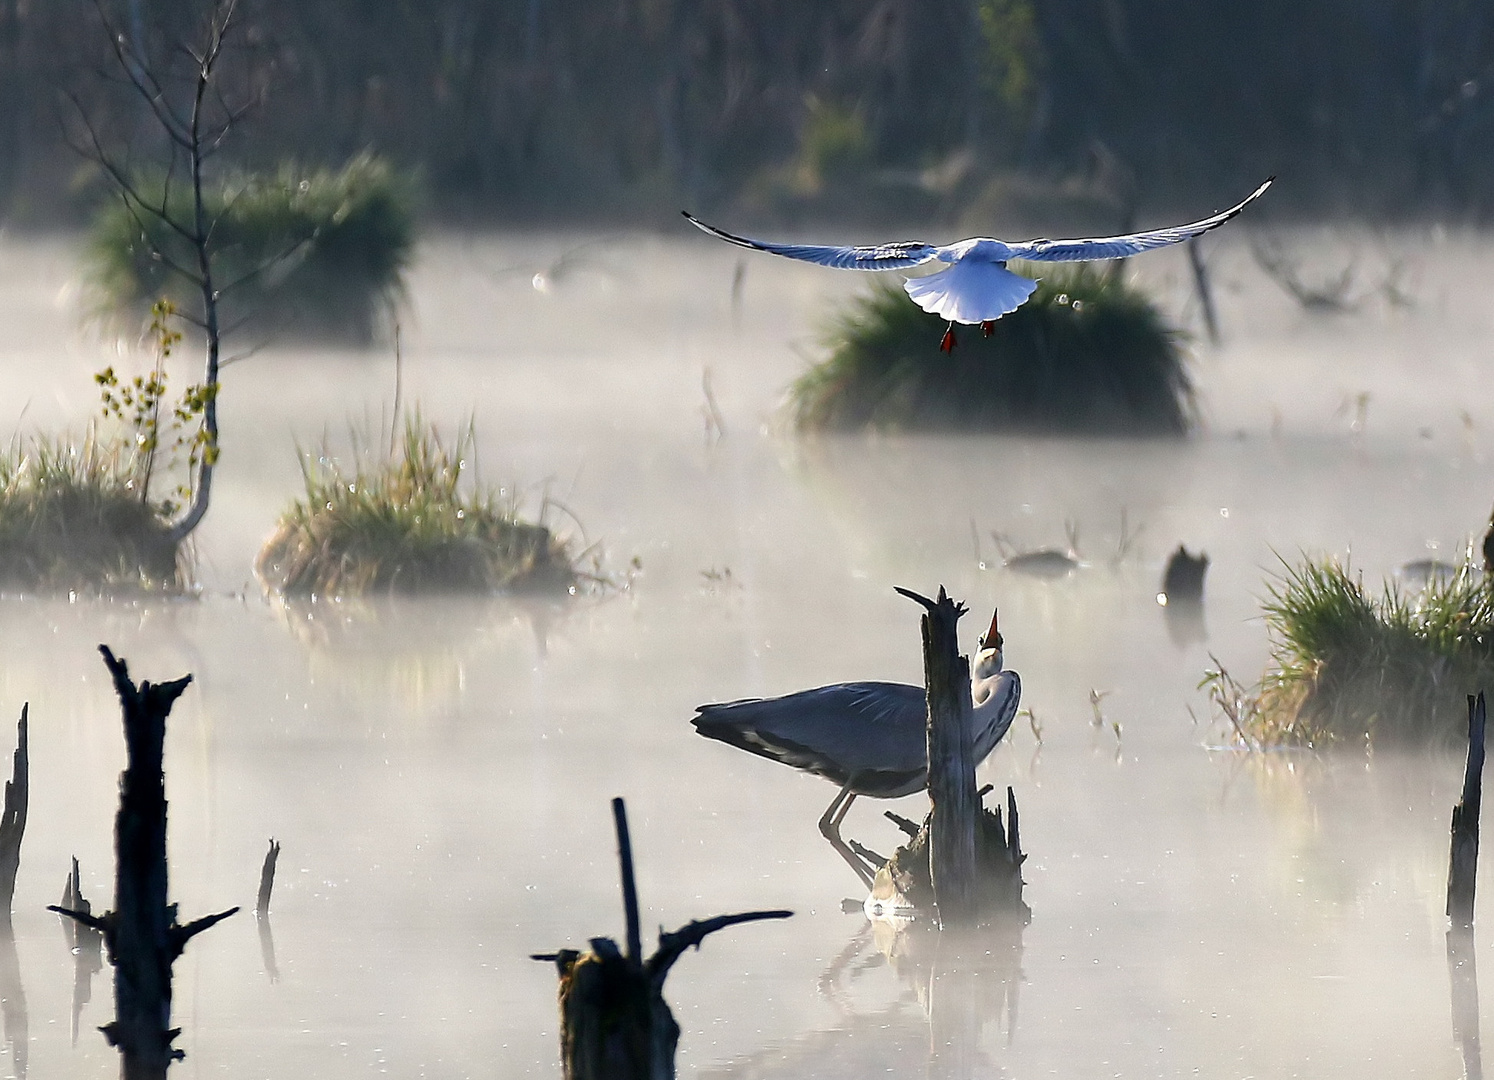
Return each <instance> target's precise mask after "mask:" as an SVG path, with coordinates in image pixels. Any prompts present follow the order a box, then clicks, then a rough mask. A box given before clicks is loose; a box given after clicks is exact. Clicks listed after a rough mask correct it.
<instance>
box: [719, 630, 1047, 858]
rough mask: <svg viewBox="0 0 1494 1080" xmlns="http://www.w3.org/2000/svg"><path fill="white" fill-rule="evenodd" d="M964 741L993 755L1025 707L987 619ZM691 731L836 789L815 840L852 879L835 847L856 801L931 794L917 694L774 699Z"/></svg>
mask: <svg viewBox="0 0 1494 1080" xmlns="http://www.w3.org/2000/svg"><path fill="white" fill-rule="evenodd" d="M970 693H971V704H972V705H973V708H972V709H971V713H970V722H971V729H970V736H971V744H972V747H973V750H974V760H975V764H977V765H979V764H980V763H981V762H982V761H984V760H985V759H986V757H987V756H988V755H989V754H990V753H991V751H992V750H994V749H995V748H996V744H997V743H999V742H1000V741H1001V739H1002V737H1003V736H1004V735H1005V734H1006V732H1007V729H1008V728H1010V727H1011V725H1012V718H1013V717H1015V716H1016V715H1017V704H1018V702H1019V701H1020V700H1021V697H1022V680H1021V678H1020V677H1018V675H1017V673H1016V672H1015V671H1005V670H1003V669H1002V638H1001V633H1000V631H999V630H998V629H997V627H996V615H995V614H992V616H991V628H990V629H989V630H988V631H986V634H985V636H984V637H983V638H982V639H981V642H980V648H979V650H978V651H977V653H976V657H975V664H974V668H973V670H972V671H971V675H970ZM696 712H697V715H696V716H695V718H694V719H693V720H691V723H692V724H694V725H695V730H696V731H698V732H699V733H700V734H702V735H704V736H705V737H706V738H708V739H719V740H720V741H721V742H724V743H728V744H730V745H732V746H736V747H739V748H741V749H743V750H747V751H750V752H751V753H754V754H757V755H759V756H760V757H765V758H770V759H771V760H773V761H781V762H783V763H784V764H785V765H792V766H793V767H794V768H796V769H800V770H802V771H804V772H808V773H813V774H815V775H816V776H823V777H825V779H827V780H831V781H833V782H834V783H835V784H836V785H837V786H838V787H839V788H840V791H839V793H837V794H836V796H835V798H834V799H833V800H832V801H831V803H830V805H829V807H828V808H827V809H826V810H825V813H824V814H823V815H822V816H821V817H820V822H819V826H820V833H821V834H822V835H823V836H824V837H825V839H826V840H828V841H830V843H831V845H832V846H834V848H835V850H836V851H837V852H839V853H840V855H841V857H842V858H844V859H845V860H846V862H848V863H849V864H850V865H851V868H852V869H853V870H855V871H856V873H857V876H858V877H861V878H862V880H863V881H866V880H867V875H866V871H865V868H864V867H863V866H862V865H861V863H860V862H858V861H857V859H856V857H855V855H854V853H853V852H852V851H851V849H850V848H849V847H848V846H847V845H846V844H845V842H844V841H842V840H841V838H840V823H841V822H842V821H843V820H845V816H846V814H847V813H848V812H849V811H850V809H851V804H852V803H854V802H855V801H856V797H857V796H859V795H866V796H869V797H871V798H874V799H896V798H900V797H901V796H903V795H911V794H913V793H914V792H915V791H922V790H923V789H924V788H925V787H926V786H927V784H928V767H929V766H928V738H927V721H926V713H927V704H926V695H925V690H924V688H923V687H921V686H910V685H908V684H905V683H888V682H848V683H836V684H834V685H833V686H821V687H817V688H816V689H813V690H801V691H799V692H798V693H794V694H786V695H784V696H783V697H774V698H744V699H742V700H740V701H727V702H721V703H717V704H711V705H701V706H699V708H698V709H697V710H696Z"/></svg>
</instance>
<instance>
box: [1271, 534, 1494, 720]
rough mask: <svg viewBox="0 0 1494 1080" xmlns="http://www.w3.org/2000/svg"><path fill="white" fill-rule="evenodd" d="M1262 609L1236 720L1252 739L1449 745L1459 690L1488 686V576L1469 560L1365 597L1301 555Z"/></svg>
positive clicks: (1492, 598) (1491, 591) (1492, 609)
mask: <svg viewBox="0 0 1494 1080" xmlns="http://www.w3.org/2000/svg"><path fill="white" fill-rule="evenodd" d="M1265 610H1266V622H1267V626H1268V627H1269V629H1270V632H1271V638H1272V668H1273V669H1272V670H1271V671H1270V672H1269V673H1268V674H1267V676H1266V678H1265V679H1264V680H1263V682H1262V684H1261V686H1260V689H1259V691H1258V694H1257V695H1256V697H1255V700H1254V701H1252V702H1250V704H1249V707H1248V708H1246V709H1245V710H1244V712H1243V716H1244V720H1243V723H1242V729H1243V732H1242V733H1243V734H1244V735H1245V736H1246V737H1247V738H1249V739H1250V740H1251V741H1253V742H1256V743H1257V744H1260V745H1280V744H1298V745H1324V744H1327V743H1333V742H1359V743H1363V742H1364V741H1365V740H1373V741H1375V742H1410V743H1418V744H1425V743H1437V742H1448V743H1454V742H1457V741H1458V740H1460V739H1462V738H1465V737H1466V724H1467V716H1468V710H1467V703H1466V700H1465V698H1466V695H1468V694H1473V693H1477V692H1478V691H1479V690H1481V689H1486V688H1494V583H1491V578H1489V577H1487V576H1485V575H1484V574H1482V573H1480V572H1479V571H1478V570H1477V569H1475V568H1474V567H1473V566H1471V565H1465V566H1464V567H1462V569H1461V570H1460V571H1459V572H1458V574H1456V575H1455V576H1454V577H1452V578H1449V579H1446V580H1442V581H1438V580H1435V579H1434V580H1433V581H1432V582H1431V583H1430V584H1428V585H1427V587H1426V588H1425V589H1423V590H1420V591H1403V590H1402V589H1401V588H1400V587H1399V586H1398V585H1396V584H1394V583H1387V584H1386V585H1385V586H1384V588H1383V590H1382V591H1381V593H1380V594H1379V595H1378V596H1375V595H1372V594H1371V593H1370V592H1369V591H1368V590H1367V589H1366V588H1365V586H1364V582H1363V581H1362V580H1361V579H1360V578H1359V577H1358V576H1351V575H1350V573H1349V571H1348V569H1347V568H1346V567H1344V566H1342V565H1340V564H1339V563H1338V562H1337V561H1334V560H1313V559H1308V560H1305V561H1304V562H1303V563H1302V565H1300V566H1296V567H1291V566H1289V567H1287V571H1286V575H1285V576H1284V577H1283V578H1282V579H1281V580H1280V581H1279V582H1278V583H1277V584H1275V585H1274V586H1272V588H1271V593H1270V597H1269V598H1268V600H1267V602H1266V605H1265Z"/></svg>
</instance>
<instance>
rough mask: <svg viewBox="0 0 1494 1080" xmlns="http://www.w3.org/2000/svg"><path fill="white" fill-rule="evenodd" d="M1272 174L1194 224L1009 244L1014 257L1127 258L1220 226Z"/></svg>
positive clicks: (1060, 259) (1260, 191)
mask: <svg viewBox="0 0 1494 1080" xmlns="http://www.w3.org/2000/svg"><path fill="white" fill-rule="evenodd" d="M1275 179H1276V177H1274V176H1273V177H1271V179H1270V180H1267V181H1266V182H1265V183H1264V184H1262V185H1261V186H1260V187H1258V188H1256V189H1255V191H1253V192H1251V194H1250V197H1249V198H1248V199H1246V200H1245V201H1244V202H1242V203H1240V204H1239V205H1238V206H1232V207H1230V208H1229V209H1228V210H1225V211H1224V212H1223V213H1219V214H1215V215H1214V216H1213V217H1207V218H1204V219H1203V220H1202V221H1195V222H1193V223H1192V224H1191V225H1177V226H1174V227H1173V228H1171V229H1154V230H1153V231H1151V232H1142V233H1132V234H1131V235H1129V236H1104V237H1098V238H1096V239H1093V240H1027V241H1024V242H1023V243H1020V244H1008V245H1007V246H1008V247H1009V248H1010V249H1011V257H1012V258H1013V259H1030V260H1032V261H1033V262H1084V261H1089V260H1092V259H1124V258H1125V257H1126V256H1128V255H1139V254H1141V253H1142V252H1143V251H1151V250H1153V249H1154V248H1160V247H1167V246H1168V245H1169V244H1181V243H1182V242H1183V241H1184V240H1191V239H1193V238H1194V237H1195V236H1198V235H1199V234H1201V233H1206V232H1208V231H1209V230H1210V229H1217V228H1218V227H1219V226H1221V225H1223V224H1224V223H1225V222H1226V221H1228V220H1229V219H1230V218H1232V217H1234V216H1235V215H1236V214H1238V213H1239V212H1240V211H1241V210H1243V209H1245V208H1246V207H1247V206H1249V205H1250V204H1251V203H1253V202H1255V200H1256V199H1259V198H1260V197H1261V195H1262V194H1264V192H1265V190H1266V189H1267V188H1268V187H1270V186H1271V181H1272V180H1275Z"/></svg>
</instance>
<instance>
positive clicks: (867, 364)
mask: <svg viewBox="0 0 1494 1080" xmlns="http://www.w3.org/2000/svg"><path fill="white" fill-rule="evenodd" d="M945 325H946V324H945V322H944V320H942V319H940V318H939V317H938V316H937V315H930V314H928V313H927V312H925V311H923V310H922V309H921V308H919V307H917V306H916V305H915V304H914V303H913V302H912V301H911V300H910V299H909V298H908V296H907V294H906V293H904V292H903V290H902V289H901V288H900V287H898V286H897V285H881V286H878V287H876V288H874V289H873V290H872V291H871V292H870V293H868V294H866V295H864V296H862V297H860V298H858V299H856V300H854V301H852V302H851V303H850V304H849V306H848V307H846V308H845V309H844V310H843V311H842V312H841V313H840V314H839V316H838V317H837V318H836V319H835V321H834V323H833V324H832V326H831V329H830V332H829V333H828V334H827V336H826V342H825V344H826V345H827V347H828V348H829V350H830V356H829V358H828V359H826V360H825V361H824V362H822V363H820V364H818V365H816V366H815V367H813V368H811V369H810V370H809V371H807V372H806V373H805V374H804V375H802V376H801V377H800V378H799V379H798V381H797V382H795V383H794V385H793V387H792V388H791V390H790V392H789V410H790V413H791V415H792V418H793V420H794V422H795V424H796V425H797V426H798V427H799V428H801V429H812V430H842V431H843V430H854V429H859V428H867V427H871V428H894V429H895V428H903V429H913V428H924V429H928V428H938V429H949V430H975V431H1019V432H1070V433H1086V434H1088V433H1095V434H1137V435H1179V434H1182V433H1183V432H1185V431H1186V430H1187V429H1188V426H1189V424H1190V422H1191V420H1192V415H1193V389H1192V384H1191V383H1190V381H1189V378H1188V373H1187V370H1186V369H1185V367H1184V362H1183V352H1182V349H1181V347H1180V344H1179V335H1178V333H1177V332H1176V331H1174V330H1171V329H1169V328H1168V327H1167V325H1166V324H1165V322H1164V321H1163V319H1162V316H1161V314H1160V313H1159V312H1158V311H1157V309H1156V307H1155V306H1154V305H1153V304H1152V302H1151V301H1150V300H1149V299H1148V298H1147V297H1146V296H1145V295H1144V294H1143V293H1142V292H1140V291H1139V290H1137V289H1136V288H1133V287H1132V286H1130V285H1127V284H1125V283H1124V282H1123V281H1122V280H1120V279H1119V277H1118V276H1116V277H1112V276H1111V275H1110V274H1109V272H1108V271H1106V270H1105V269H1102V268H1098V267H1094V266H1090V265H1087V264H1085V265H1078V266H1073V267H1061V268H1052V269H1050V268H1045V269H1044V276H1043V278H1042V280H1041V281H1040V282H1039V284H1038V287H1037V291H1036V292H1034V293H1033V295H1032V297H1031V298H1030V299H1029V300H1028V301H1027V303H1025V304H1023V305H1022V306H1021V307H1019V308H1017V310H1016V311H1013V312H1011V313H1009V314H1007V315H1005V316H1003V317H1002V318H1000V319H998V320H996V322H995V323H994V325H993V327H992V334H991V336H990V337H989V338H985V337H982V335H981V330H980V328H979V327H977V326H961V327H958V328H957V331H956V332H957V333H958V335H959V345H958V346H957V347H956V348H955V350H954V351H953V352H952V353H949V354H946V353H942V352H940V351H939V340H940V338H941V336H942V335H943V333H944V328H945Z"/></svg>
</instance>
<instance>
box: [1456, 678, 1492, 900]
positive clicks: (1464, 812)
mask: <svg viewBox="0 0 1494 1080" xmlns="http://www.w3.org/2000/svg"><path fill="white" fill-rule="evenodd" d="M1484 723H1485V711H1484V694H1483V691H1482V690H1480V691H1479V694H1478V697H1473V696H1472V695H1470V696H1469V698H1468V761H1467V764H1466V765H1465V766H1464V769H1463V797H1462V799H1460V800H1459V802H1458V805H1457V806H1454V807H1453V812H1452V850H1451V853H1450V855H1449V858H1448V868H1447V916H1448V918H1449V919H1451V920H1452V925H1453V926H1455V927H1470V926H1472V925H1473V894H1474V886H1475V884H1476V877H1477V873H1478V815H1479V804H1480V803H1481V802H1482V800H1483V773H1484Z"/></svg>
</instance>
